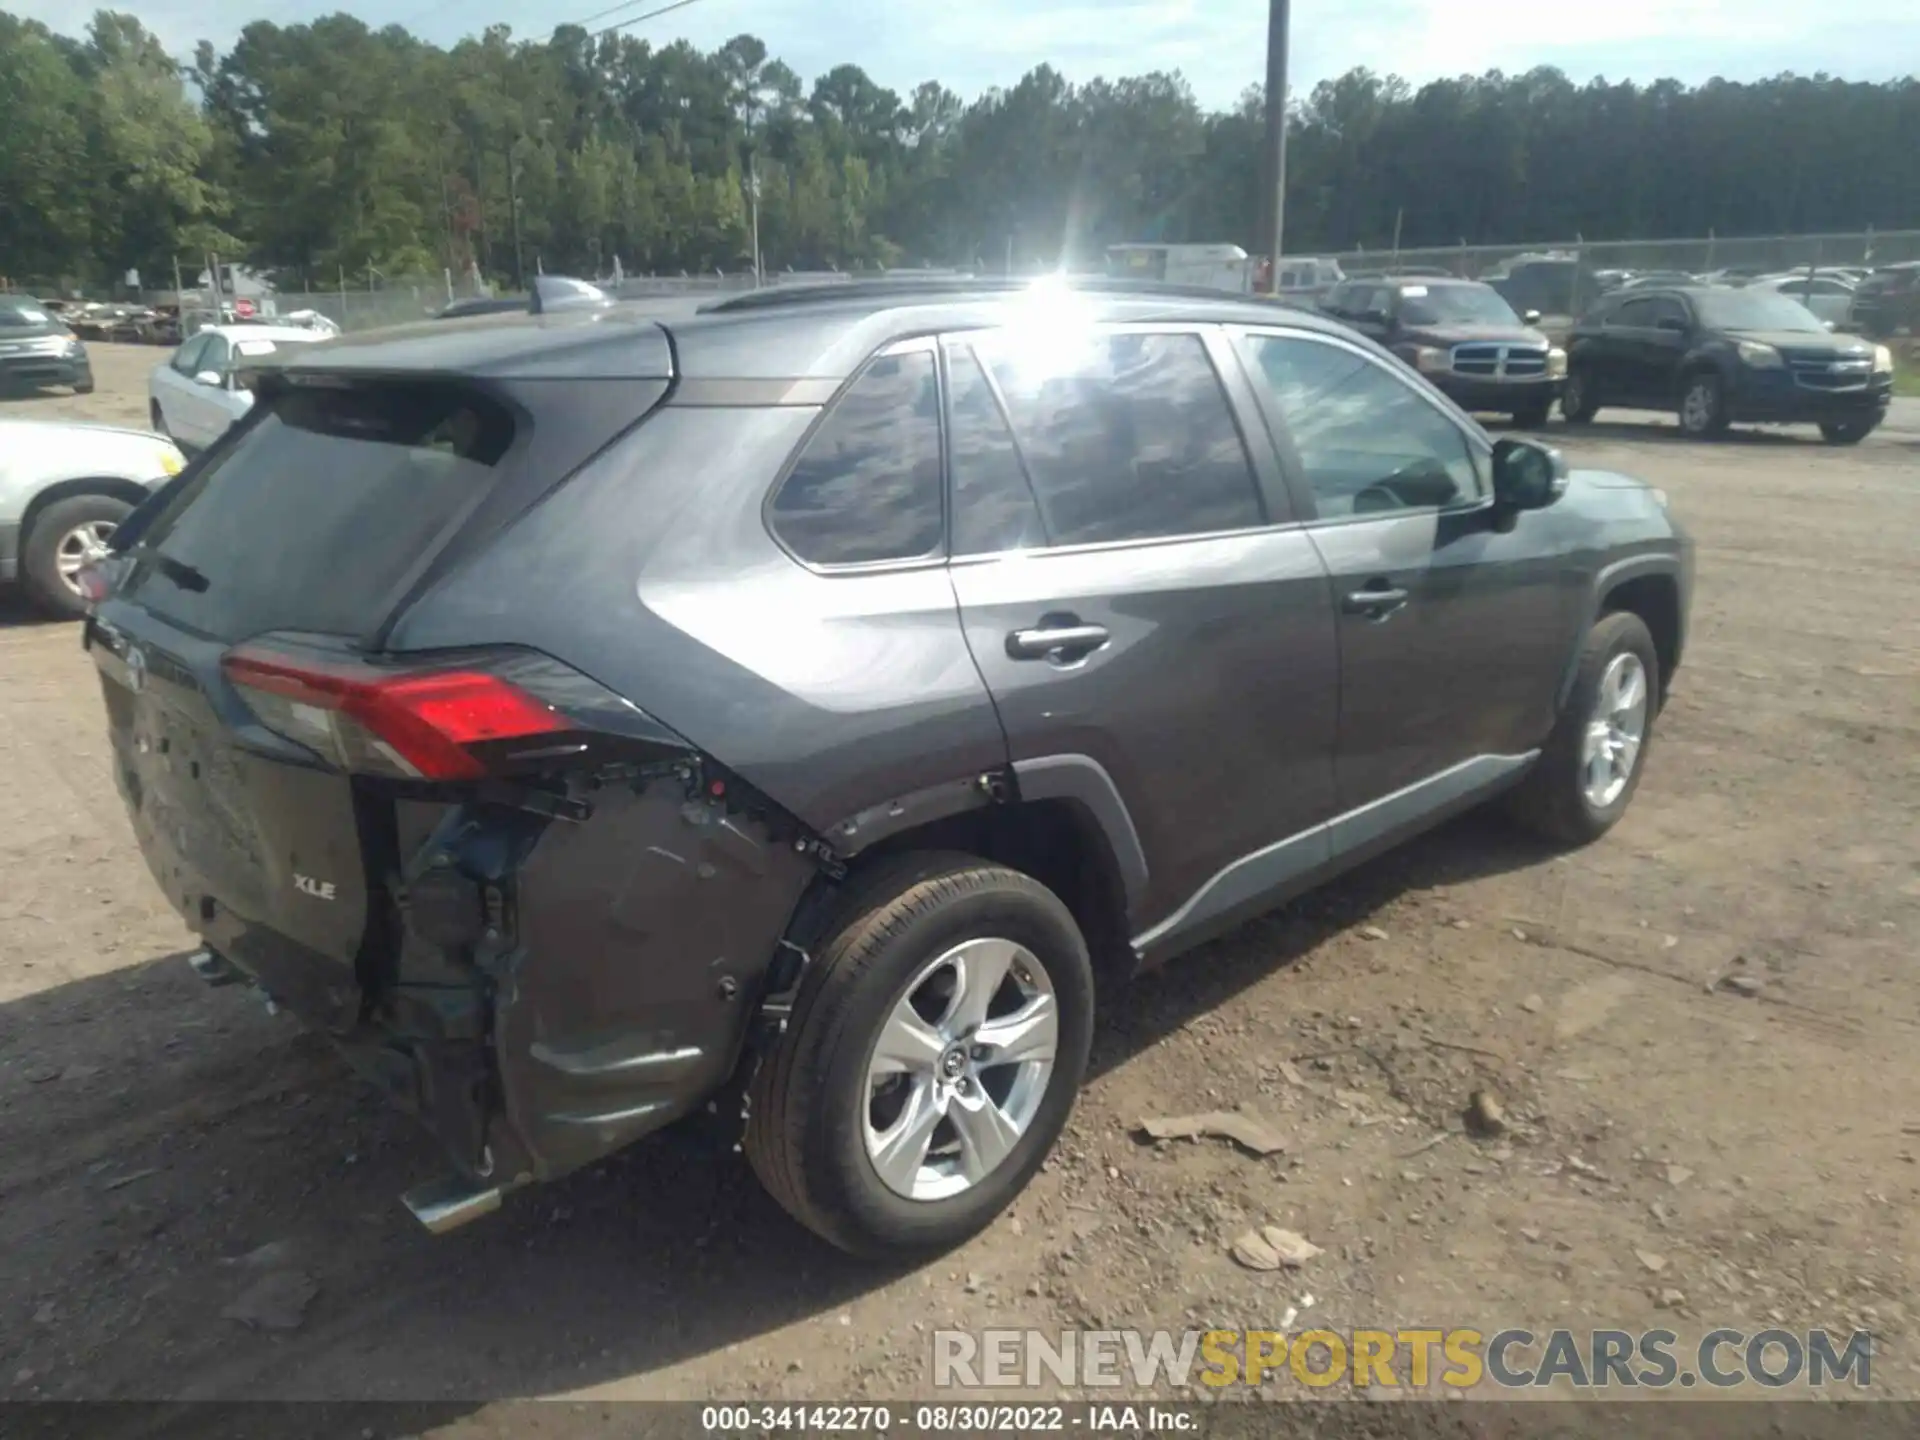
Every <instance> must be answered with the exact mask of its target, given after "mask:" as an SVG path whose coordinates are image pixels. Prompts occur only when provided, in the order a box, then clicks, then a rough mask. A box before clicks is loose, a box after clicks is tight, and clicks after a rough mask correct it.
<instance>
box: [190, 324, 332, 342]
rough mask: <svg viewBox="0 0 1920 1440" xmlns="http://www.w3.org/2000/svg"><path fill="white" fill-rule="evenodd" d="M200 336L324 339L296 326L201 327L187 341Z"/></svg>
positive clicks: (311, 331)
mask: <svg viewBox="0 0 1920 1440" xmlns="http://www.w3.org/2000/svg"><path fill="white" fill-rule="evenodd" d="M202 335H219V336H222V337H223V338H225V339H228V340H292V341H295V342H296V343H298V342H308V343H310V342H313V341H317V340H320V339H323V338H324V337H323V336H322V335H321V334H320V332H319V331H317V330H302V329H301V328H300V327H299V326H297V325H244V324H242V325H202V326H201V327H200V328H199V329H198V330H196V331H194V332H193V334H191V335H189V336H188V337H187V339H189V340H197V339H199V337H200V336H202Z"/></svg>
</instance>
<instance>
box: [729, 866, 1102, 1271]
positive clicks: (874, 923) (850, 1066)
mask: <svg viewBox="0 0 1920 1440" xmlns="http://www.w3.org/2000/svg"><path fill="white" fill-rule="evenodd" d="M846 904H847V909H846V913H845V914H844V915H843V917H842V918H841V919H840V920H839V921H838V922H837V923H835V924H833V925H831V926H830V929H829V935H828V938H827V939H826V940H825V941H824V942H822V943H821V944H820V945H819V946H818V947H816V949H815V951H814V957H813V963H812V964H811V966H810V967H809V968H808V970H807V972H806V974H805V975H804V977H803V978H802V982H801V986H800V992H799V994H798V996H797V997H796V999H795V1002H794V1008H793V1014H792V1016H791V1017H790V1018H789V1020H788V1022H787V1029H786V1032H785V1034H784V1035H782V1036H781V1038H780V1039H779V1041H778V1042H777V1043H776V1044H775V1045H774V1047H773V1048H772V1049H771V1051H770V1052H769V1053H768V1054H766V1055H765V1056H764V1057H763V1059H762V1061H761V1064H760V1067H759V1070H758V1072H757V1073H756V1074H755V1076H754V1079H753V1082H752V1085H751V1088H750V1090H749V1095H750V1105H749V1110H748V1120H747V1130H746V1138H745V1144H744V1149H745V1150H746V1155H747V1160H748V1163H749V1164H751V1165H752V1167H753V1170H754V1173H755V1174H756V1175H757V1176H758V1177H759V1178H760V1182H761V1183H762V1184H763V1185H765V1186H766V1188H767V1190H768V1192H769V1193H770V1194H771V1195H772V1196H773V1198H774V1199H775V1200H777V1201H778V1202H779V1203H780V1205H781V1207H782V1208H783V1209H785V1210H786V1211H787V1213H788V1214H790V1215H792V1216H793V1217H794V1218H795V1219H796V1220H798V1221H799V1222H800V1223H801V1224H803V1225H805V1226H806V1227H807V1228H808V1229H809V1230H812V1231H813V1232H814V1233H815V1234H818V1235H820V1236H821V1237H823V1238H824V1239H826V1240H828V1241H830V1242H831V1243H832V1244H834V1245H836V1246H838V1247H839V1248H841V1249H842V1250H845V1251H848V1252H849V1253H851V1254H855V1255H861V1256H867V1257H874V1258H879V1257H904V1256H911V1255H925V1254H928V1253H933V1252H938V1251H942V1250H947V1249H951V1248H952V1247H953V1246H955V1245H957V1244H959V1243H960V1242H961V1241H963V1240H965V1239H967V1238H968V1237H969V1236H971V1235H973V1234H975V1233H977V1232H978V1231H980V1230H981V1229H983V1228H984V1227H985V1226H986V1225H988V1224H989V1223H990V1222H991V1221H992V1220H993V1218H994V1217H995V1216H996V1215H998V1214H999V1213H1000V1211H1001V1210H1003V1209H1004V1208H1005V1207H1006V1206H1007V1204H1008V1203H1009V1202H1010V1201H1011V1200H1012V1199H1013V1198H1014V1196H1016V1195H1018V1194H1019V1193H1020V1191H1021V1190H1022V1189H1023V1188H1024V1187H1025V1186H1026V1184H1027V1182H1028V1181H1029V1180H1030V1179H1031V1178H1032V1177H1033V1174H1034V1172H1035V1171H1037V1170H1038V1169H1039V1168H1040V1164H1041V1162H1042V1161H1043V1160H1045V1159H1046V1157H1047V1153H1048V1151H1050V1150H1051V1149H1052V1148H1053V1144H1054V1141H1055V1140H1056V1139H1058V1138H1059V1135H1060V1131H1061V1129H1062V1128H1063V1127H1064V1126H1065V1125H1066V1122H1067V1116H1068V1115H1069V1113H1070V1112H1071V1111H1072V1109H1073V1102H1074V1097H1075V1095H1076V1094H1077V1092H1078V1091H1079V1088H1080V1082H1081V1080H1082V1079H1083V1078H1084V1076H1085V1074H1086V1067H1087V1055H1088V1051H1089V1049H1090V1047H1091V1044H1092V1039H1093V997H1094V988H1093V969H1092V965H1091V963H1090V962H1089V960H1088V956H1087V946H1086V941H1085V940H1084V938H1083V937H1082V936H1081V934H1080V930H1079V927H1078V926H1077V925H1076V924H1075V923H1074V919H1073V916H1072V914H1071V913H1070V912H1069V911H1068V910H1067V907H1066V906H1065V905H1064V904H1062V903H1061V901H1060V899H1059V898H1058V897H1057V896H1056V895H1054V893H1053V892H1052V891H1050V890H1048V889H1047V888H1046V887H1045V886H1044V885H1042V884H1040V883H1039V882H1038V881H1037V880H1034V879H1032V878H1031V877H1029V876H1027V875H1023V874H1021V873H1019V872H1018V871H1014V870H1009V869H1006V868H1004V867H1002V866H998V865H993V864H989V863H987V862H985V861H982V860H979V859H977V858H975V857H973V856H967V855H951V854H942V855H911V856H906V857H903V858H902V859H901V860H900V861H898V862H896V863H895V864H894V865H892V866H890V867H888V868H887V869H886V870H884V871H881V872H878V873H876V874H875V875H874V876H873V877H871V878H870V879H869V880H868V881H867V882H865V883H863V884H862V885H860V887H859V888H858V890H857V891H855V892H854V893H853V894H850V895H849V897H848V900H847V902H846ZM968 946H973V947H975V948H973V949H970V950H967V951H966V953H965V954H964V955H963V956H962V957H961V959H960V961H959V962H958V964H957V965H952V966H951V967H950V968H951V969H952V970H954V971H955V972H957V973H956V974H955V975H954V978H952V979H951V981H950V982H949V983H950V987H951V996H952V998H951V1000H950V1001H948V1002H946V1003H947V1004H949V1005H950V1006H951V1007H952V1008H953V1009H954V1010H955V1011H956V1012H957V1011H960V1010H963V1009H965V1008H966V1006H965V1005H963V1003H962V1001H963V997H964V996H965V995H967V994H968V993H969V992H968V989H967V984H966V980H967V975H968V974H969V972H968V970H967V968H966V967H967V966H969V965H972V966H974V968H973V970H972V971H971V972H970V973H971V974H973V975H974V976H976V977H977V976H979V975H981V974H986V975H988V976H991V974H992V973H993V971H994V966H995V963H996V960H995V957H996V956H999V955H1002V954H1004V955H1007V956H1010V957H1013V958H1012V959H1011V968H1009V969H1007V970H1006V971H1004V972H1003V974H1004V976H1005V978H1004V979H1003V980H1002V981H1001V982H1000V983H999V984H997V985H995V984H991V983H989V984H988V986H987V988H986V991H985V993H984V994H983V995H982V998H980V999H979V1001H978V1011H977V1013H979V1014H981V1015H984V1016H986V1023H985V1024H978V1023H976V1024H974V1025H973V1026H972V1028H969V1027H968V1025H967V1023H966V1022H965V1021H964V1020H960V1021H958V1022H957V1023H956V1024H954V1025H951V1026H949V1025H948V1024H947V1023H946V1020H945V1012H943V1011H942V1010H941V1008H940V1006H941V1001H940V998H939V996H938V994H937V993H935V995H934V998H933V1000H932V1002H931V1005H930V1006H929V1004H928V1001H927V996H928V993H929V988H930V987H932V988H933V990H934V991H936V992H937V990H938V987H939V985H940V982H941V981H942V979H943V978H944V977H946V976H947V974H948V971H947V970H944V969H943V968H942V967H943V966H948V965H949V962H950V960H951V957H953V955H954V954H955V952H956V951H958V950H960V949H961V948H962V947H968ZM1000 946H1007V947H1009V948H1007V949H1005V950H1004V951H1003V950H1001V949H999V948H997V947H1000ZM975 957H978V963H976V959H975ZM1020 957H1024V958H1020ZM929 977H931V978H929ZM1023 977H1024V979H1026V980H1029V981H1033V982H1035V983H1036V985H1037V986H1040V987H1043V988H1044V990H1045V991H1046V992H1047V995H1048V998H1049V999H1050V1001H1051V1011H1052V1015H1053V1019H1054V1028H1053V1043H1052V1046H1051V1069H1050V1070H1049V1071H1048V1072H1047V1073H1046V1074H1045V1075H1044V1076H1036V1075H1035V1074H1032V1073H1030V1072H1028V1071H1027V1070H1026V1069H1025V1067H1023V1066H1021V1065H1017V1064H1002V1065H1000V1066H999V1067H998V1068H997V1070H996V1069H995V1068H991V1067H988V1066H982V1067H981V1069H980V1071H979V1072H977V1073H976V1072H975V1071H973V1070H972V1069H971V1068H969V1069H967V1070H966V1071H965V1072H964V1073H962V1074H961V1075H960V1077H959V1078H958V1079H957V1080H952V1081H951V1082H949V1083H947V1084H945V1086H944V1088H943V1086H942V1084H941V1083H939V1079H938V1077H939V1076H940V1075H943V1074H946V1073H948V1072H947V1070H946V1067H947V1066H948V1065H954V1066H956V1067H958V1066H961V1065H970V1063H971V1062H970V1060H969V1057H971V1058H972V1059H973V1060H977V1059H979V1058H981V1057H982V1056H983V1055H986V1056H988V1057H989V1058H990V1056H991V1053H992V1051H993V1046H992V1045H987V1044H981V1043H978V1041H977V1039H976V1037H979V1039H984V1037H987V1036H989V1035H992V1036H996V1037H999V1036H1004V1035H1011V1034H1013V1033H1014V1030H1016V1029H1017V1028H1018V1027H1017V1026H1015V1027H1013V1028H1012V1029H1007V1028H1001V1029H996V1028H994V1027H995V1022H996V1021H1004V1020H1006V1018H1007V1015H1008V1014H1009V1013H1011V1014H1012V1015H1014V1016H1016V1017H1028V1016H1030V1015H1038V1014H1040V1013H1042V1008H1043V1007H1039V1006H1038V1005H1037V1002H1036V1001H1035V999H1034V998H1033V995H1032V993H1030V992H1031V987H1028V986H1025V985H1022V984H1020V983H1019V982H1020V981H1021V980H1022V979H1023ZM976 988H977V987H976ZM990 999H997V1001H998V1004H997V1005H996V1007H995V1008H994V1009H991V1010H989V1009H988V1008H987V1005H988V1001H989V1000H990ZM1010 1003H1011V1004H1012V1005H1013V1006H1014V1008H1012V1009H1011V1011H1009V1009H1008V1006H1009V1004H1010ZM908 1007H911V1014H908V1017H907V1018H908V1031H907V1033H908V1034H909V1035H913V1034H916V1033H918V1032H916V1031H914V1030H913V1029H912V1024H913V1022H914V1021H915V1020H917V1021H918V1022H919V1025H920V1029H921V1030H922V1031H924V1032H926V1034H928V1035H929V1036H931V1037H932V1038H933V1040H934V1041H936V1042H938V1044H937V1048H935V1049H930V1050H929V1051H928V1052H927V1053H929V1054H931V1055H934V1056H936V1058H934V1059H932V1060H930V1061H929V1062H928V1064H927V1066H926V1068H925V1077H924V1078H923V1077H922V1075H921V1072H920V1070H919V1069H917V1068H915V1066H914V1065H904V1066H902V1067H901V1070H900V1073H899V1074H898V1075H897V1076H893V1075H888V1076H886V1077H884V1078H881V1079H879V1080H878V1081H877V1082H876V1071H877V1069H887V1068H890V1066H889V1063H888V1062H886V1061H883V1060H882V1059H881V1055H880V1050H879V1046H880V1042H881V1039H882V1036H883V1032H884V1034H885V1035H886V1037H887V1038H888V1040H889V1043H890V1045H892V1044H893V1042H894V1039H895V1037H896V1035H897V1034H898V1033H899V1032H898V1030H897V1028H896V1027H897V1025H898V1024H899V1022H900V1017H901V1016H902V1015H903V1014H905V1013H907V1010H908ZM947 1029H952V1030H953V1032H954V1034H955V1035H958V1036H961V1037H962V1038H960V1039H957V1040H954V1039H948V1038H946V1037H945V1036H944V1034H943V1032H944V1031H945V1030H947ZM994 1043H995V1044H998V1043H1001V1042H1000V1041H999V1040H998V1039H996V1040H995V1042H994ZM1009 1043H1010V1042H1009ZM894 1053H899V1051H898V1050H895V1052H894ZM1009 1053H1011V1052H1009ZM1038 1053H1039V1052H1038V1051H1037V1050H1036V1051H1035V1054H1038ZM956 1057H957V1058H956ZM916 1064H917V1062H916ZM1007 1072H1012V1073H1011V1074H1009V1073H1007ZM996 1076H998V1077H999V1078H996ZM1003 1080H1004V1081H1005V1083H1006V1085H1007V1087H1008V1088H1007V1090H1006V1093H1005V1094H1004V1095H997V1094H994V1093H991V1092H993V1091H994V1090H995V1089H996V1088H998V1087H1000V1086H1001V1084H1002V1081H1003ZM896 1081H897V1088H896ZM955 1087H957V1089H956V1088H955ZM1020 1087H1024V1089H1023V1090H1022V1089H1020ZM1016 1091H1018V1092H1019V1093H1018V1094H1016ZM896 1097H897V1098H898V1099H899V1107H900V1108H899V1110H898V1112H897V1113H896V1114H894V1116H893V1118H891V1119H889V1118H888V1111H887V1106H888V1104H889V1102H890V1101H892V1100H894V1099H895V1098H896ZM982 1102H985V1103H984V1105H983V1104H982ZM1003 1106H1004V1107H1005V1108H1004V1109H1003V1108H1002V1107H1003ZM988 1107H990V1108H991V1111H992V1114H991V1116H990V1117H988V1120H987V1121H983V1120H981V1119H980V1118H978V1117H980V1116H982V1115H983V1114H985V1112H986V1110H987V1108H988ZM963 1110H964V1112H965V1113H964V1114H962V1113H961V1112H962V1111H963ZM936 1112H937V1113H938V1115H939V1116H940V1117H942V1118H939V1119H938V1120H937V1121H932V1122H929V1124H928V1126H927V1128H926V1132H925V1133H926V1136H927V1140H926V1141H925V1142H922V1143H921V1145H920V1147H919V1150H918V1152H917V1155H915V1154H910V1155H909V1157H908V1159H907V1160H906V1161H905V1162H904V1163H899V1164H894V1165H893V1166H892V1167H891V1168H890V1174H891V1175H892V1178H891V1179H887V1178H883V1176H882V1173H881V1165H882V1163H883V1158H884V1157H885V1156H886V1154H888V1153H889V1152H890V1150H891V1149H892V1148H893V1146H892V1144H891V1142H890V1140H889V1138H888V1137H895V1136H900V1137H904V1136H905V1135H906V1132H907V1131H908V1130H914V1129H917V1128H920V1127H918V1126H916V1125H913V1124H911V1123H910V1122H912V1121H913V1120H914V1118H915V1116H916V1115H931V1114H934V1113H936ZM949 1115H960V1116H961V1119H962V1120H964V1121H965V1125H966V1129H965V1130H964V1131H963V1130H962V1129H961V1128H960V1126H959V1124H958V1123H957V1122H956V1121H954V1120H952V1119H948V1118H945V1117H947V1116H949ZM876 1116H878V1117H879V1118H877V1119H876ZM1022 1117H1024V1124H1021V1123H1020V1120H1021V1119H1022ZM1003 1122H1004V1125H1003ZM975 1126H983V1127H984V1129H985V1130H987V1131H991V1132H992V1133H991V1143H989V1141H988V1140H986V1139H983V1140H979V1141H975V1140H970V1139H968V1136H969V1135H973V1134H975V1133H976V1131H975V1129H974V1127H975ZM902 1127H905V1129H903V1128H902ZM1016 1136H1017V1138H1015V1137H1016ZM976 1144H977V1145H978V1146H979V1147H980V1148H978V1149H976V1148H975V1146H976ZM996 1153H997V1155H998V1159H997V1161H996V1162H995V1163H993V1164H992V1165H991V1166H989V1167H987V1168H985V1169H984V1170H981V1171H980V1173H978V1174H977V1175H972V1176H969V1175H967V1174H966V1173H964V1172H965V1171H967V1169H968V1167H969V1166H970V1165H972V1164H974V1162H975V1161H976V1159H983V1157H986V1156H988V1155H989V1154H996ZM941 1167H950V1168H951V1170H952V1172H953V1173H952V1174H951V1175H950V1176H947V1177H946V1178H945V1179H943V1178H942V1177H941V1175H940V1174H938V1173H936V1172H937V1171H938V1170H939V1169H940V1168H941ZM903 1183H904V1185H905V1187H906V1188H905V1189H903V1188H902V1187H903ZM949 1183H951V1184H957V1185H959V1186H960V1187H961V1188H957V1189H955V1190H953V1191H952V1193H947V1190H946V1189H944V1188H943V1186H946V1185H948V1184H949ZM916 1186H919V1187H923V1188H925V1189H926V1190H928V1191H929V1192H930V1193H928V1194H927V1195H925V1196H923V1197H915V1196H913V1195H910V1194H909V1193H906V1191H907V1190H910V1189H912V1188H914V1187H916Z"/></svg>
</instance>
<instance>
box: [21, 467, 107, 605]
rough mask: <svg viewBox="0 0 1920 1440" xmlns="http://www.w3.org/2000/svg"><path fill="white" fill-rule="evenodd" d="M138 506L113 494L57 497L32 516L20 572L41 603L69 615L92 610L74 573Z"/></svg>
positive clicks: (37, 601)
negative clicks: (69, 497) (58, 498)
mask: <svg viewBox="0 0 1920 1440" xmlns="http://www.w3.org/2000/svg"><path fill="white" fill-rule="evenodd" d="M132 508H133V507H132V506H131V505H128V504H127V503H126V501H124V500H116V499H114V498H113V497H112V496H111V495H75V496H73V497H72V498H71V499H68V500H57V501H55V502H54V503H53V504H51V505H49V506H47V508H46V509H44V510H42V511H40V512H39V513H38V514H37V515H35V516H34V517H33V526H32V528H31V529H29V530H28V531H27V536H26V543H25V544H23V545H22V546H21V547H20V578H21V581H22V583H23V584H24V585H25V586H26V589H27V594H28V595H29V596H30V597H31V598H32V600H33V602H34V603H35V604H36V605H38V606H39V607H40V608H41V609H43V610H46V611H48V612H50V613H51V614H54V615H61V616H65V617H67V618H69V619H76V620H77V619H79V618H80V617H81V616H82V615H85V614H86V613H87V602H86V599H85V598H84V597H83V596H82V595H81V594H80V591H79V588H78V585H77V584H76V582H75V578H74V577H76V576H77V575H78V574H79V573H80V569H81V567H82V566H83V565H85V564H86V563H87V562H88V561H89V560H91V559H93V558H94V557H95V555H96V554H97V553H98V551H99V550H100V548H101V547H103V546H104V545H105V544H106V541H107V537H108V536H110V535H111V534H113V532H114V529H115V527H116V526H118V525H119V524H120V522H121V521H122V520H124V519H126V518H127V512H128V511H130V510H131V509H132Z"/></svg>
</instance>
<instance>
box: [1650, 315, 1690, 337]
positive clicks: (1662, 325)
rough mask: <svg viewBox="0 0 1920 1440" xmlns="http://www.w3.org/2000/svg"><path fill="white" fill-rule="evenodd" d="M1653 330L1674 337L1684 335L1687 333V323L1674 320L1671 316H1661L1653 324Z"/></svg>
mask: <svg viewBox="0 0 1920 1440" xmlns="http://www.w3.org/2000/svg"><path fill="white" fill-rule="evenodd" d="M1653 328H1654V329H1656V330H1665V331H1668V332H1670V333H1671V334H1674V335H1684V334H1686V333H1687V322H1686V321H1684V320H1676V319H1675V318H1674V317H1673V316H1671V315H1662V316H1661V317H1660V318H1659V319H1658V320H1656V321H1654V322H1653Z"/></svg>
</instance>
